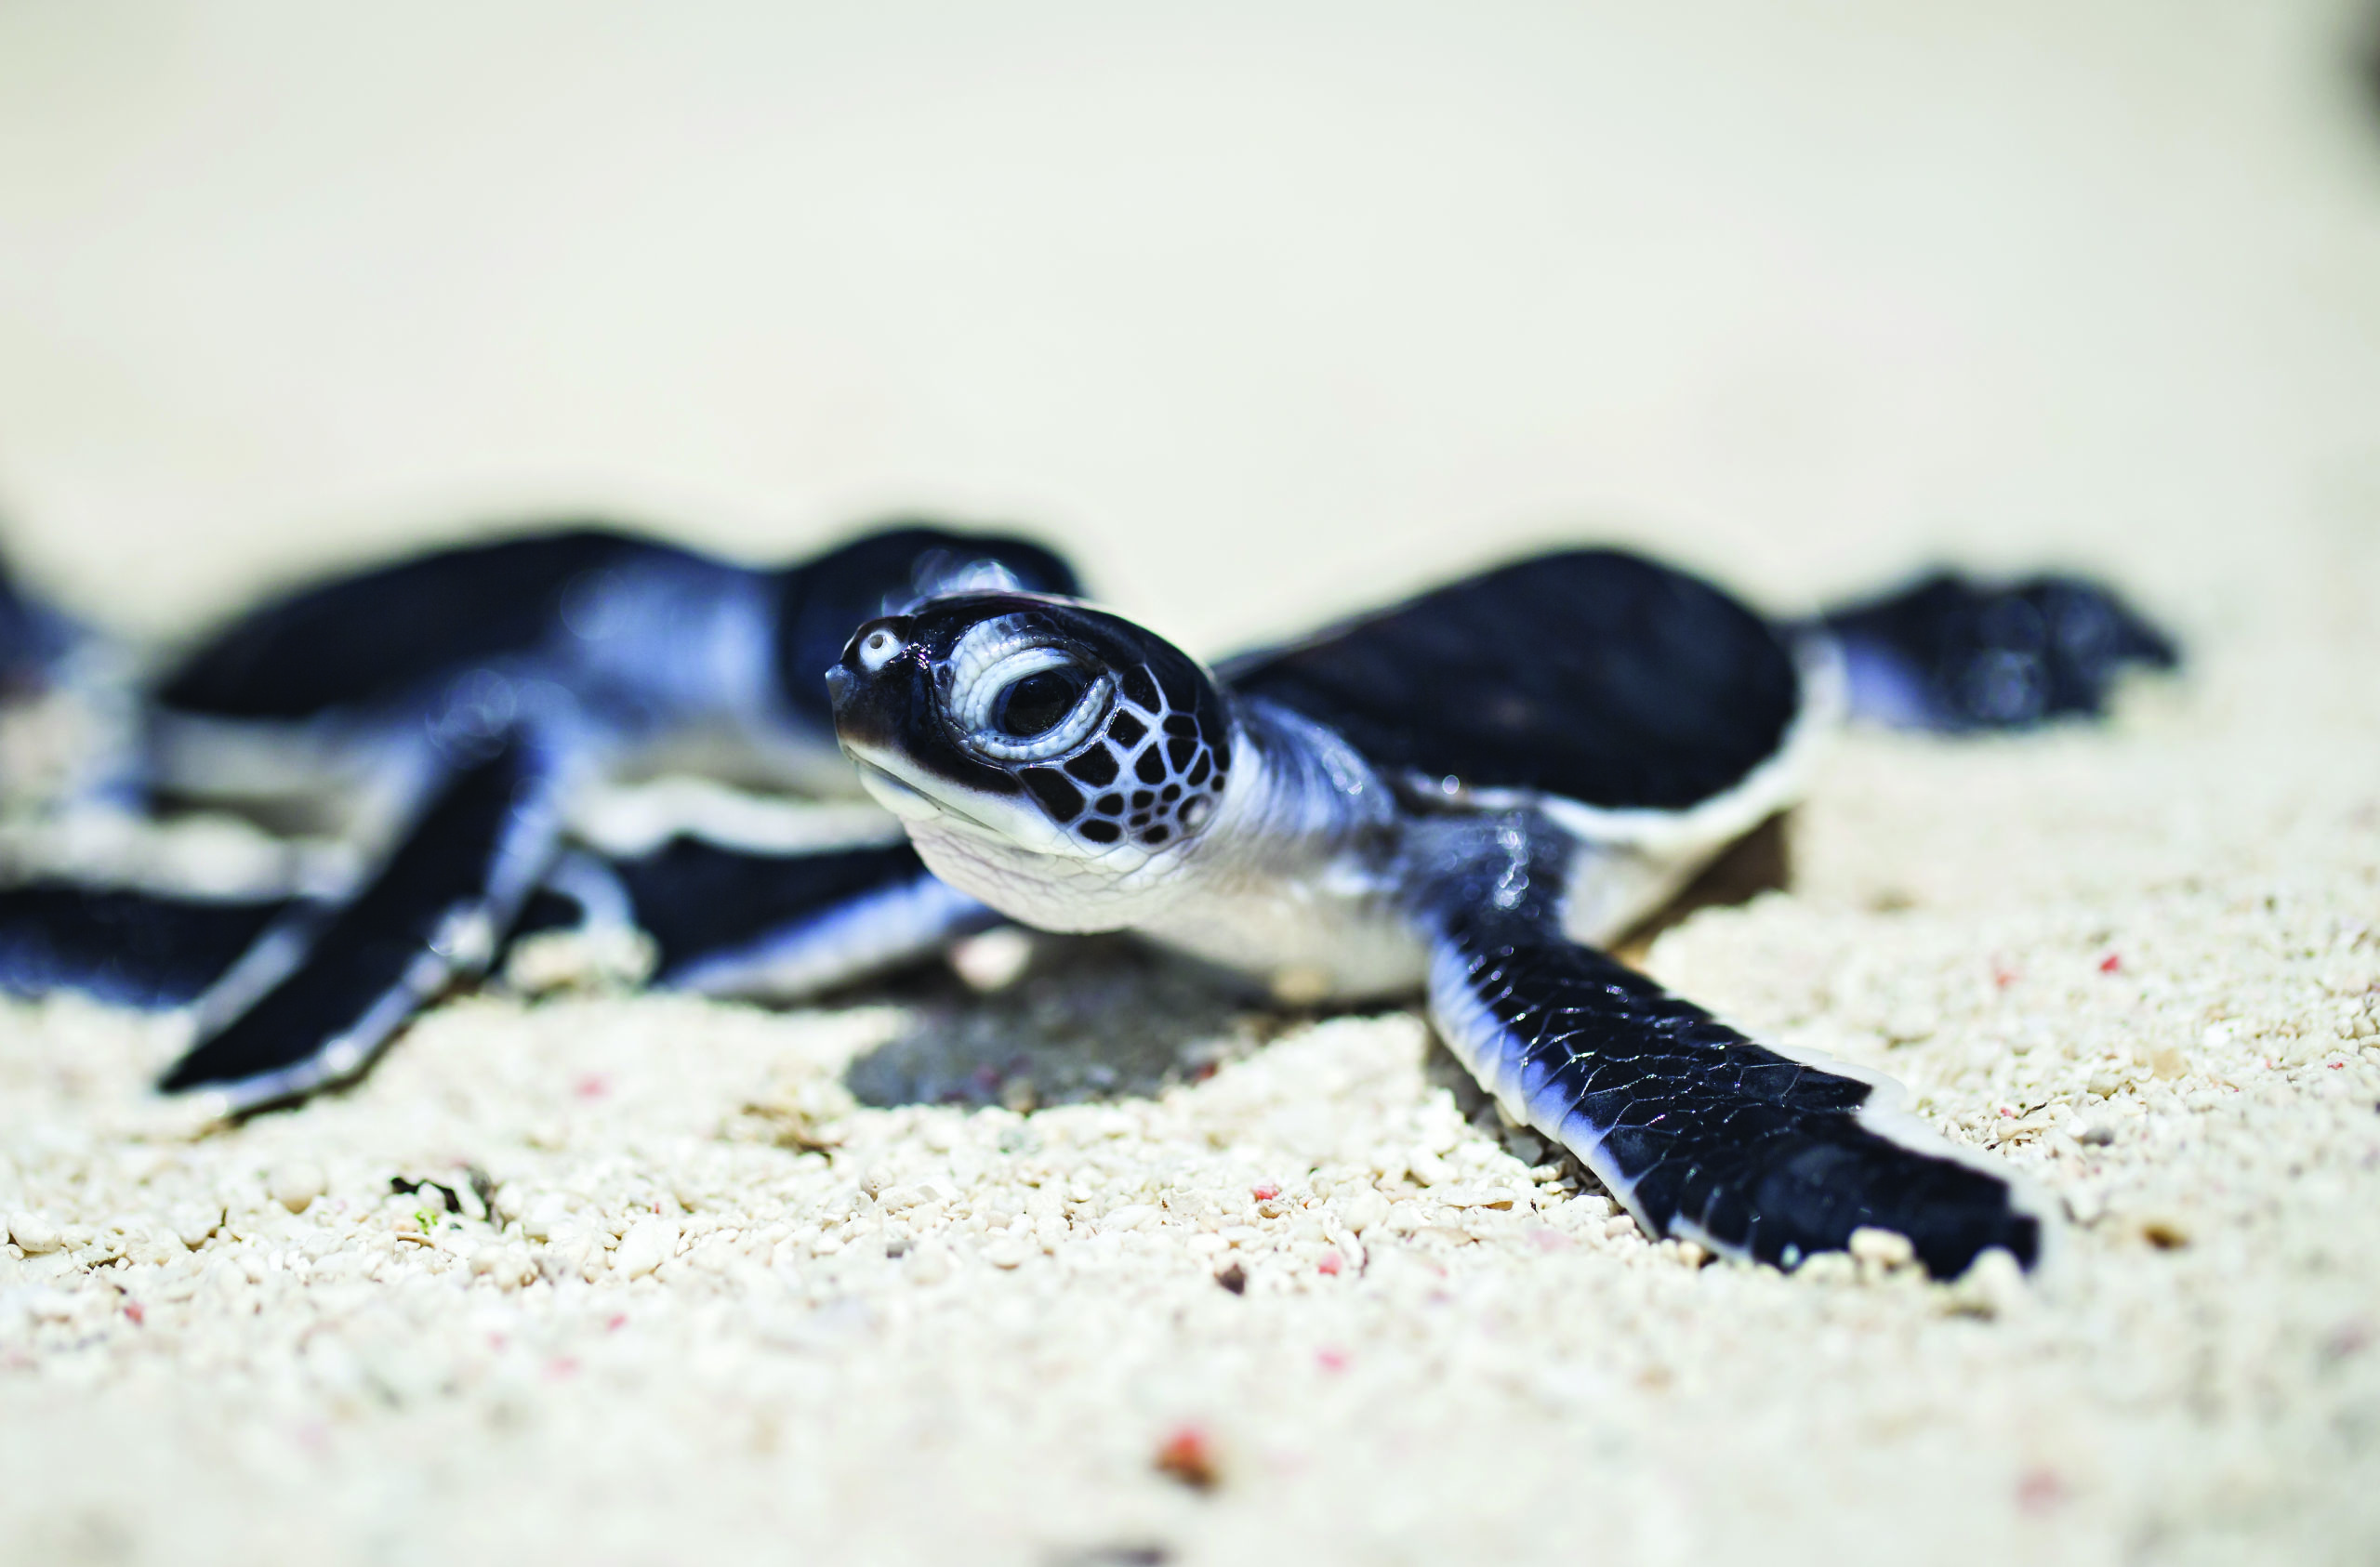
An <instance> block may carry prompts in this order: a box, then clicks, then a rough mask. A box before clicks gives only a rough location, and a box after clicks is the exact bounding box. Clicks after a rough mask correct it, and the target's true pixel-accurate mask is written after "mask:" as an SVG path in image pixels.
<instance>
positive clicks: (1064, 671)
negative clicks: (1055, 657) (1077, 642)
mask: <svg viewBox="0 0 2380 1567" xmlns="http://www.w3.org/2000/svg"><path fill="white" fill-rule="evenodd" d="M1090 685H1091V677H1090V676H1089V675H1087V674H1085V673H1084V672H1083V671H1082V670H1081V669H1079V668H1078V667H1077V666H1075V665H1071V664H1068V665H1060V666H1059V667H1057V668H1055V669H1040V670H1036V671H1035V672H1034V673H1032V674H1030V675H1027V676H1025V678H1023V679H1021V680H1012V681H1011V682H1009V684H1008V686H1007V687H1006V688H1005V689H1003V690H1002V691H1000V693H999V694H998V696H996V697H994V698H993V699H992V728H993V729H995V730H997V731H999V732H1000V733H1001V734H1003V735H1006V736H1007V737H1008V738H1010V739H1012V740H1031V739H1033V738H1034V737H1035V736H1036V735H1042V734H1047V733H1049V732H1050V731H1051V730H1053V729H1055V728H1057V727H1058V725H1059V723H1060V722H1061V721H1063V720H1064V718H1065V716H1066V715H1067V714H1069V713H1071V712H1073V711H1074V710H1075V704H1076V703H1078V702H1079V701H1081V700H1082V693H1083V692H1084V691H1086V690H1088V689H1089V687H1090Z"/></svg>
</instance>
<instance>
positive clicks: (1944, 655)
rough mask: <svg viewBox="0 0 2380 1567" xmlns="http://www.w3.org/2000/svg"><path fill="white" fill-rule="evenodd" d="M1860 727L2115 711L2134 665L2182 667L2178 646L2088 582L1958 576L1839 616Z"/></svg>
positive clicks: (1970, 725)
mask: <svg viewBox="0 0 2380 1567" xmlns="http://www.w3.org/2000/svg"><path fill="white" fill-rule="evenodd" d="M1819 625H1820V626H1821V628H1822V629H1824V630H1825V631H1827V632H1829V633H1831V635H1832V636H1833V637H1834V639H1835V641H1836V643H1837V644H1838V645H1839V646H1840V647H1841V648H1842V650H1843V657H1844V666H1845V674H1846V675H1847V676H1848V678H1849V687H1850V697H1851V710H1852V713H1853V715H1854V716H1855V717H1857V718H1866V719H1868V720H1870V721H1871V722H1875V723H1882V724H1888V725H1891V726H1893V727H1895V728H1897V729H1919V730H1934V731H1943V732H1950V733H1957V732H1964V731H1978V730H2006V729H2024V728H2028V727H2030V726H2031V725H2033V724H2038V723H2043V722H2045V721H2047V720H2050V719H2053V718H2063V717H2069V716H2077V717H2088V716H2092V715H2096V714H2098V713H2101V712H2104V711H2105V710H2106V707H2107V700H2108V693H2109V691H2110V690H2111V689H2112V688H2113V686H2114V684H2115V682H2116V679H2117V678H2118V677H2119V676H2121V675H2122V673H2123V672H2124V670H2125V669H2126V668H2127V667H2128V666H2130V665H2135V664H2137V665H2147V666H2148V667H2149V668H2153V669H2170V668H2172V667H2173V666H2174V665H2175V663H2176V662H2177V659H2178V655H2177V653H2176V652H2175V646H2174V642H2173V640H2172V639H2170V638H2168V637H2167V636H2166V635H2165V634H2164V633H2163V632H2162V631H2160V630H2159V629H2158V628H2157V627H2156V626H2155V625H2151V624H2149V621H2148V620H2146V619H2144V618H2143V617H2142V616H2141V615H2140V614H2139V613H2138V612H2136V611H2135V610H2134V609H2133V608H2132V607H2131V606H2130V605H2128V604H2126V603H2125V602H2124V601H2123V600H2122V599H2120V598H2118V597H2117V596H2116V594H2115V593H2114V592H2113V590H2111V589H2109V588H2107V587H2103V586H2100V585H2098V584H2097V583H2095V582H2091V581H2088V580H2087V579H2084V578H2082V577H2070V576H2036V577H2028V578H2026V579H2024V580H2023V581H2020V582H2014V583H2008V584H2005V585H2001V586H1986V585H1983V584H1978V583H1976V582H1974V581H1971V580H1969V579H1968V578H1966V577H1963V576H1959V575H1956V574H1954V573H1949V572H1941V573H1936V574H1934V575H1932V576H1929V577H1926V578H1925V579H1924V580H1923V581H1921V582H1919V583H1917V584H1915V585H1914V586H1910V587H1907V588H1903V589H1901V590H1900V591H1898V592H1896V593H1891V594H1887V595H1884V597H1882V598H1878V599H1870V600H1867V601H1865V602H1862V603H1858V604H1854V605H1851V606H1849V607H1847V608H1845V609H1840V610H1836V611H1833V612H1831V613H1829V614H1828V615H1826V616H1825V617H1824V618H1823V619H1822V620H1821V621H1820V623H1819Z"/></svg>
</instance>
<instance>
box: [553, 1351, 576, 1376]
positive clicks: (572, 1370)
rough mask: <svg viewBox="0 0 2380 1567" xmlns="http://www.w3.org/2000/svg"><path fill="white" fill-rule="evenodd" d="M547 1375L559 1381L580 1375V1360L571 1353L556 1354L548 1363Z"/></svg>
mask: <svg viewBox="0 0 2380 1567" xmlns="http://www.w3.org/2000/svg"><path fill="white" fill-rule="evenodd" d="M546 1375H547V1376H550V1377H552V1378H553V1379H554V1380H555V1381H557V1382H562V1381H566V1380H568V1379H569V1378H571V1377H573V1376H577V1375H578V1362H577V1361H576V1360H575V1359H573V1358H572V1357H571V1356H569V1355H556V1356H555V1357H554V1358H553V1359H551V1360H549V1361H548V1362H547V1363H546Z"/></svg>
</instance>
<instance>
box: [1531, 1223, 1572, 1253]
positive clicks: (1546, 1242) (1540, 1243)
mask: <svg viewBox="0 0 2380 1567" xmlns="http://www.w3.org/2000/svg"><path fill="white" fill-rule="evenodd" d="M1528 1244H1530V1245H1533V1246H1535V1247H1536V1248H1537V1249H1538V1250H1540V1251H1568V1250H1569V1249H1570V1246H1571V1241H1570V1237H1569V1236H1567V1235H1565V1234H1564V1233H1562V1231H1559V1230H1556V1229H1554V1227H1553V1226H1551V1225H1547V1224H1540V1225H1536V1226H1533V1227H1532V1228H1531V1229H1530V1230H1529V1231H1528Z"/></svg>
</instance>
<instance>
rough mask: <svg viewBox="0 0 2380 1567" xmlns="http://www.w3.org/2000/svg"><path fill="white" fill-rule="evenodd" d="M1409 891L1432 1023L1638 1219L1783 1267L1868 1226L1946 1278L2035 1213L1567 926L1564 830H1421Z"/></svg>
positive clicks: (1527, 824) (1861, 1087)
mask: <svg viewBox="0 0 2380 1567" xmlns="http://www.w3.org/2000/svg"><path fill="white" fill-rule="evenodd" d="M1418 852H1419V857H1420V862H1421V863H1418V864H1417V865H1416V867H1415V870H1416V874H1417V879H1418V881H1419V882H1420V884H1421V887H1422V893H1421V901H1420V904H1419V907H1418V910H1417V914H1418V916H1419V918H1420V920H1421V925H1422V928H1423V932H1424V935H1425V937H1426V938H1427V940H1428V941H1429V942H1430V944H1431V949H1432V950H1431V964H1430V999H1431V1006H1432V1009H1433V1012H1434V1014H1435V1019H1436V1021H1437V1025H1438V1028H1439V1031H1440V1033H1441V1034H1443V1035H1444V1036H1445V1038H1446V1040H1447V1043H1448V1047H1450V1048H1451V1049H1452V1050H1453V1051H1454V1053H1455V1054H1456V1056H1457V1057H1459V1058H1460V1059H1461V1060H1462V1061H1463V1063H1464V1065H1466V1066H1467V1067H1469V1068H1470V1070H1471V1071H1472V1073H1473V1074H1474V1075H1475V1076H1476V1077H1477V1078H1478V1079H1479V1081H1480V1083H1481V1084H1482V1086H1485V1087H1487V1088H1488V1090H1489V1091H1490V1092H1491V1093H1493V1094H1495V1095H1496V1096H1497V1098H1498V1099H1500V1100H1502V1101H1503V1102H1504V1104H1505V1106H1506V1108H1507V1109H1509V1110H1511V1111H1513V1112H1514V1113H1516V1114H1518V1115H1520V1116H1522V1117H1524V1118H1525V1119H1526V1120H1527V1121H1528V1122H1529V1123H1530V1124H1531V1125H1533V1126H1536V1127H1537V1128H1538V1129H1539V1130H1540V1131H1542V1132H1544V1133H1545V1134H1546V1135H1547V1136H1549V1137H1551V1138H1553V1139H1555V1140H1556V1141H1558V1142H1560V1143H1561V1144H1562V1145H1563V1146H1564V1147H1566V1148H1567V1149H1569V1150H1570V1151H1571V1152H1573V1153H1575V1154H1577V1155H1578V1156H1579V1158H1580V1160H1581V1161H1583V1162H1584V1163H1585V1165H1587V1167H1588V1168H1589V1169H1591V1170H1593V1172H1594V1174H1595V1176H1596V1178H1597V1179H1600V1180H1601V1181H1602V1182H1603V1183H1604V1184H1605V1186H1607V1188H1609V1190H1610V1191H1611V1192H1612V1194H1613V1195H1614V1196H1615V1197H1617V1198H1619V1199H1620V1201H1621V1202H1622V1203H1624V1204H1626V1205H1627V1206H1628V1209H1629V1211H1630V1212H1631V1213H1633V1215H1634V1216H1635V1217H1636V1219H1637V1222H1639V1223H1640V1224H1642V1225H1644V1226H1645V1228H1646V1230H1647V1231H1649V1232H1651V1233H1653V1234H1655V1235H1657V1236H1674V1237H1678V1238H1681V1239H1689V1240H1694V1241H1698V1242H1700V1243H1701V1244H1705V1245H1708V1246H1710V1247H1712V1249H1713V1250H1716V1251H1718V1252H1720V1253H1722V1254H1725V1255H1731V1256H1749V1257H1752V1258H1758V1259H1760V1260H1762V1261H1764V1262H1771V1263H1775V1264H1778V1266H1780V1267H1786V1268H1791V1267H1793V1266H1795V1265H1797V1264H1798V1263H1799V1262H1800V1261H1801V1260H1802V1259H1803V1258H1806V1257H1808V1256H1809V1255H1811V1254H1812V1253H1814V1252H1819V1251H1833V1250H1840V1249H1842V1248H1844V1247H1845V1246H1846V1245H1848V1244H1849V1242H1850V1239H1851V1233H1852V1231H1854V1230H1856V1229H1858V1228H1860V1227H1862V1226H1873V1227H1876V1228H1879V1229H1884V1230H1890V1231H1897V1232H1898V1233H1899V1234H1902V1235H1905V1236H1907V1237H1908V1238H1909V1240H1910V1241H1911V1244H1913V1245H1914V1246H1915V1248H1916V1251H1917V1255H1918V1257H1919V1258H1920V1259H1922V1260H1923V1261H1924V1265H1925V1267H1926V1269H1927V1271H1929V1272H1931V1273H1933V1274H1934V1275H1935V1276H1936V1277H1937V1278H1950V1277H1954V1276H1956V1275H1957V1274H1959V1273H1961V1272H1963V1271H1965V1269H1966V1268H1967V1266H1968V1265H1969V1264H1970V1263H1972V1262H1973V1261H1974V1260H1975V1259H1976V1258H1977V1256H1979V1255H1980V1254H1981V1253H1983V1252H1984V1251H1985V1250H1987V1249H1989V1248H1991V1247H1995V1246H1997V1247H2001V1248H2003V1249H2005V1250H2006V1251H2008V1252H2009V1253H2010V1254H2011V1255H2013V1256H2014V1257H2015V1258H2016V1260H2017V1261H2018V1262H2020V1263H2022V1264H2024V1265H2026V1266H2027V1267H2030V1266H2031V1265H2032V1264H2033V1263H2034V1262H2035V1261H2037V1260H2038V1259H2039V1257H2040V1255H2041V1248H2042V1244H2043V1223H2042V1220H2041V1218H2040V1217H2039V1216H2038V1215H2037V1214H2036V1213H2034V1212H2033V1211H2031V1210H2030V1208H2029V1207H2028V1206H2027V1205H2026V1203H2025V1201H2024V1199H2023V1197H2022V1196H2021V1194H2020V1193H2019V1192H2017V1190H2016V1188H2015V1186H2014V1185H2013V1184H2012V1182H2011V1181H2010V1180H2008V1179H2005V1178H2004V1177H2003V1176H2001V1175H1999V1174H1997V1173H1995V1172H1994V1171H1993V1170H1991V1169H1990V1168H1989V1167H1988V1166H1987V1165H1985V1164H1984V1163H1983V1162H1982V1161H1981V1160H1980V1159H1976V1160H1973V1161H1970V1160H1969V1159H1968V1158H1964V1157H1962V1156H1960V1155H1958V1154H1957V1153H1956V1152H1954V1151H1953V1150H1952V1149H1951V1147H1950V1144H1949V1143H1947V1142H1946V1141H1943V1140H1942V1139H1937V1138H1935V1137H1934V1136H1933V1135H1932V1134H1931V1133H1930V1132H1928V1131H1926V1130H1925V1129H1924V1127H1923V1126H1921V1125H1919V1124H1918V1123H1916V1122H1915V1121H1914V1120H1913V1118H1910V1117H1906V1116H1897V1115H1895V1114H1894V1113H1891V1112H1890V1111H1889V1109H1888V1108H1887V1107H1886V1106H1884V1105H1883V1104H1880V1103H1879V1102H1878V1092H1879V1085H1877V1084H1873V1083H1871V1082H1868V1081H1866V1080H1863V1079H1861V1078H1858V1077H1853V1076H1849V1075H1846V1074H1845V1073H1842V1072H1839V1071H1835V1070H1830V1069H1828V1068H1825V1067H1821V1066H1818V1065H1813V1064H1811V1063H1808V1062H1805V1061H1801V1060H1794V1059H1792V1058H1791V1057H1789V1056H1786V1055H1783V1054H1781V1053H1779V1052H1778V1051H1776V1050H1773V1049H1770V1048H1768V1047H1765V1046H1761V1045H1758V1044H1755V1043H1753V1042H1752V1040H1750V1039H1747V1038H1745V1037H1744V1036H1743V1035H1742V1034H1739V1033H1738V1032H1737V1031H1736V1030H1734V1029H1732V1028H1729V1027H1728V1026H1727V1025H1726V1024H1725V1023H1722V1022H1720V1021H1717V1020H1715V1019H1713V1018H1712V1017H1711V1016H1710V1015H1709V1014H1708V1013H1706V1012H1703V1011H1702V1010H1701V1009H1700V1008H1699V1007H1694V1006H1691V1005H1690V1004H1688V1003H1686V1002H1685V1001H1682V1000H1680V999H1678V998H1677V997H1676V996H1673V995H1671V994H1668V993H1667V992H1665V991H1663V990H1662V989H1661V988H1660V987H1659V986H1658V985H1656V984H1654V983H1653V982H1652V981H1649V980H1647V979H1646V978H1644V977H1643V976H1642V975H1640V974H1638V973H1636V972H1634V971H1633V970H1632V969H1629V968H1624V967H1622V966H1621V965H1620V964H1619V963H1617V962H1615V961H1613V960H1612V959H1611V958H1609V957H1607V956H1606V955H1603V954H1602V953H1599V952H1596V951H1593V949H1591V948H1587V947H1582V946H1580V945H1578V944H1577V943H1575V942H1570V941H1569V940H1567V938H1566V937H1565V936H1564V935H1563V934H1562V930H1561V928H1560V919H1559V909H1560V902H1561V893H1562V882H1563V876H1564V872H1565V869H1566V866H1567V861H1568V857H1569V840H1568V839H1567V837H1565V836H1564V835H1563V834H1561V833H1560V831H1559V830H1558V829H1556V828H1554V827H1553V826H1552V825H1551V824H1550V823H1545V822H1544V821H1542V820H1541V819H1540V818H1536V817H1534V816H1531V815H1529V814H1527V813H1515V814H1514V815H1512V816H1508V817H1503V818H1495V819H1487V820H1481V819H1475V818H1474V819H1471V820H1468V821H1459V822H1450V823H1448V824H1447V825H1446V827H1445V828H1444V829H1443V830H1442V831H1441V832H1439V833H1438V834H1436V835H1435V836H1430V837H1427V838H1425V841H1424V843H1423V845H1422V846H1421V849H1419V851H1418Z"/></svg>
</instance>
